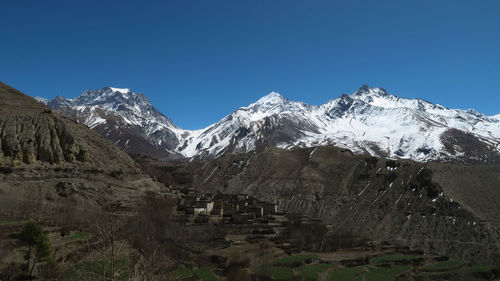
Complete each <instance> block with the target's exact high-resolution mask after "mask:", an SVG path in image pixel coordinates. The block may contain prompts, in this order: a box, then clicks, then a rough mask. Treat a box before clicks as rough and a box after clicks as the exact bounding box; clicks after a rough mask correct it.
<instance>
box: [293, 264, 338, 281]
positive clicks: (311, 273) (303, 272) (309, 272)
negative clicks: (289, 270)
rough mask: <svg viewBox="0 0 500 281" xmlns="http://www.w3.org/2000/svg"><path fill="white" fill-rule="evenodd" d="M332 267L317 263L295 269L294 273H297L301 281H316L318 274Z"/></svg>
mask: <svg viewBox="0 0 500 281" xmlns="http://www.w3.org/2000/svg"><path fill="white" fill-rule="evenodd" d="M332 266H334V265H333V264H326V263H317V264H313V265H305V266H301V267H297V268H295V272H297V273H298V275H299V276H300V277H302V279H303V280H306V281H315V280H318V277H319V274H320V273H322V272H324V271H325V270H327V269H328V268H330V267H332Z"/></svg>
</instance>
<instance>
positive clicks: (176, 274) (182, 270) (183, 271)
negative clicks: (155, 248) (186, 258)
mask: <svg viewBox="0 0 500 281" xmlns="http://www.w3.org/2000/svg"><path fill="white" fill-rule="evenodd" d="M191 276H193V272H192V271H191V270H189V269H187V268H186V267H185V266H183V265H179V267H177V269H176V270H174V271H172V272H171V273H170V274H169V277H170V278H172V279H174V280H179V279H186V278H190V277H191Z"/></svg>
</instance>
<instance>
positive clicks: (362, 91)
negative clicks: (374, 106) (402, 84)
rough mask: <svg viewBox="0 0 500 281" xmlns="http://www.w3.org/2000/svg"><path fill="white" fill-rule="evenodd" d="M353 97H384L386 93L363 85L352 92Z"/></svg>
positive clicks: (381, 89)
mask: <svg viewBox="0 0 500 281" xmlns="http://www.w3.org/2000/svg"><path fill="white" fill-rule="evenodd" d="M353 95H354V96H386V95H388V94H387V91H386V90H385V89H384V88H377V87H370V86H368V85H366V84H365V85H363V86H361V87H360V88H359V90H357V91H356V92H354V94H353Z"/></svg>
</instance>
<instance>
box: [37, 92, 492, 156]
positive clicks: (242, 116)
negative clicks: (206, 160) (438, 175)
mask: <svg viewBox="0 0 500 281" xmlns="http://www.w3.org/2000/svg"><path fill="white" fill-rule="evenodd" d="M38 100H39V101H40V102H43V103H45V104H47V105H48V106H49V107H51V108H53V109H56V110H58V111H59V112H61V113H63V114H65V115H67V116H70V117H73V118H74V119H76V120H77V121H78V122H82V123H85V124H86V125H87V126H89V127H91V128H93V129H94V130H96V131H98V132H100V133H101V134H103V135H104V136H106V137H108V138H110V139H111V140H113V141H115V142H116V143H117V144H118V145H121V146H122V147H124V148H125V150H126V151H128V152H133V153H142V154H149V155H154V156H163V155H172V154H175V155H178V156H184V157H217V156H218V155H221V154H222V153H225V152H234V153H239V152H248V151H252V150H255V149H259V148H263V147H266V146H277V147H282V148H293V147H312V146H322V145H335V146H339V147H344V148H348V149H350V150H352V151H354V152H356V153H369V154H371V155H374V156H382V157H392V158H403V159H413V160H417V161H431V160H450V159H462V158H463V159H468V160H471V159H472V160H475V161H488V160H491V159H493V158H495V157H498V153H499V150H500V115H497V116H486V115H483V114H481V113H479V112H477V111H475V110H459V109H448V108H446V107H443V106H441V105H437V104H433V103H430V102H428V101H425V100H421V99H407V98H400V97H397V96H394V95H391V94H388V93H387V92H386V91H385V90H384V89H382V88H371V87H368V86H363V87H361V88H360V89H359V90H358V91H356V92H354V93H352V94H350V95H346V94H343V95H341V96H340V97H339V98H337V99H333V100H330V101H329V102H327V103H325V104H323V105H319V106H315V105H308V104H305V103H302V102H294V101H290V100H288V99H286V98H285V97H283V96H281V95H280V94H278V93H275V92H271V93H270V94H268V95H267V96H264V97H262V98H261V99H259V100H258V101H257V102H255V103H253V104H250V105H249V106H247V107H241V108H239V109H237V110H236V111H234V112H233V113H231V114H229V115H228V116H226V117H224V118H223V119H222V120H220V121H219V122H217V123H215V124H213V125H211V126H208V127H207V128H205V129H202V130H195V131H192V130H183V129H180V128H179V127H177V126H176V125H175V124H173V122H172V121H171V120H170V119H168V118H167V117H166V116H164V115H163V114H161V113H160V112H159V111H158V110H157V109H156V108H155V107H154V106H153V105H151V103H150V102H149V101H148V100H147V98H146V97H145V96H144V95H142V94H138V93H135V92H132V91H131V90H130V89H120V88H111V87H106V88H103V89H101V90H92V91H85V92H84V93H83V94H82V95H81V96H79V97H77V98H74V99H65V98H63V97H61V96H58V97H56V98H55V99H53V100H50V101H48V100H45V99H42V98H39V99H38Z"/></svg>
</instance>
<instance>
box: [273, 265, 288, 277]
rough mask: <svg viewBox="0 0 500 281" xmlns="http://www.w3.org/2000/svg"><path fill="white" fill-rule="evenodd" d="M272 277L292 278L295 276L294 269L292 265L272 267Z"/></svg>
mask: <svg viewBox="0 0 500 281" xmlns="http://www.w3.org/2000/svg"><path fill="white" fill-rule="evenodd" d="M271 278H272V279H273V280H290V279H292V278H293V270H292V269H291V268H290V267H284V266H273V267H271Z"/></svg>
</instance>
